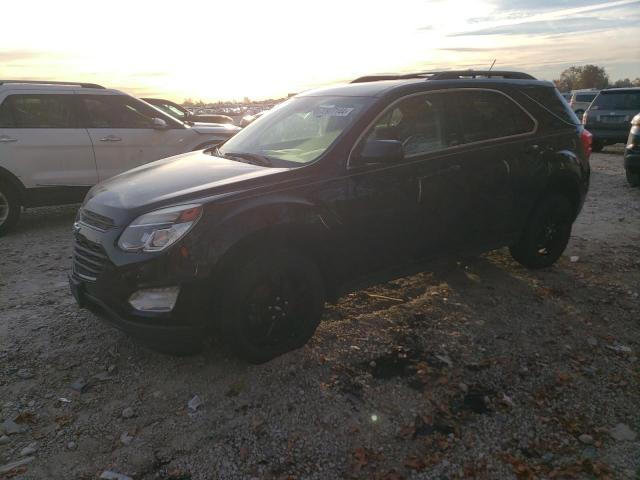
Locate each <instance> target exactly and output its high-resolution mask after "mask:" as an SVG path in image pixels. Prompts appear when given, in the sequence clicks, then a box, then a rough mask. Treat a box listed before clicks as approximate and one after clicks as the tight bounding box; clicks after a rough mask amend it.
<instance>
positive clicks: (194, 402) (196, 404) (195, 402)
mask: <svg viewBox="0 0 640 480" xmlns="http://www.w3.org/2000/svg"><path fill="white" fill-rule="evenodd" d="M203 404H204V402H203V401H202V400H200V397H199V396H198V395H195V396H194V397H193V398H192V399H191V400H189V403H188V404H187V405H188V406H189V409H190V410H192V411H194V412H195V411H196V410H198V408H200V407H201V406H202V405H203Z"/></svg>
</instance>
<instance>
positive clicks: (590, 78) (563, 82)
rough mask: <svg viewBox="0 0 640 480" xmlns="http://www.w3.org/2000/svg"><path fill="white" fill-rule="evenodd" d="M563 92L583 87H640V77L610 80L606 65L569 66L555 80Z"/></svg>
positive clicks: (599, 88)
mask: <svg viewBox="0 0 640 480" xmlns="http://www.w3.org/2000/svg"><path fill="white" fill-rule="evenodd" d="M553 83H555V84H556V87H558V90H560V91H561V92H570V91H571V90H580V89H583V88H596V89H598V90H601V89H603V88H622V87H640V77H636V78H635V79H634V80H630V79H629V78H623V79H620V80H616V81H614V82H612V81H610V80H609V75H608V74H607V72H606V70H605V69H604V67H599V66H597V65H584V66H579V67H569V68H567V69H566V70H564V71H563V72H562V73H561V74H560V78H557V79H555V80H554V81H553Z"/></svg>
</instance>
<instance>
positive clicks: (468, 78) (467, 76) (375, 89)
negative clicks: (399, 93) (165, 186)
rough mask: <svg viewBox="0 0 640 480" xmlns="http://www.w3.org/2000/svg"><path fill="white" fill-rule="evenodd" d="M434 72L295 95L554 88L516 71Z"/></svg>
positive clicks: (377, 78)
mask: <svg viewBox="0 0 640 480" xmlns="http://www.w3.org/2000/svg"><path fill="white" fill-rule="evenodd" d="M436 73H438V72H436ZM442 73H447V75H442ZM487 73H491V75H489V76H484V75H486V74H487ZM433 75H434V72H427V73H417V74H402V75H393V74H385V75H370V76H368V77H360V78H358V79H356V80H357V82H356V83H353V82H352V83H347V84H342V85H335V86H331V87H324V88H318V89H314V90H308V91H306V92H302V93H300V94H299V95H298V96H301V97H312V96H336V97H341V96H344V97H381V96H383V95H385V94H387V93H388V92H390V91H392V90H398V89H399V90H406V91H421V90H431V89H436V88H438V87H443V86H445V85H446V86H447V87H452V86H457V87H471V86H479V85H483V86H485V87H488V86H490V85H491V86H495V85H499V84H505V83H507V84H511V85H532V86H545V87H553V85H552V84H551V83H550V82H547V81H543V80H536V79H535V78H534V77H531V76H530V75H527V74H521V73H519V72H479V71H473V70H464V71H451V72H441V73H440V74H439V75H440V77H439V78H438V77H435V78H434V76H433ZM502 75H515V77H516V78H505V77H503V76H502ZM474 77H475V78H474ZM479 77H480V78H479ZM421 87H422V88H421Z"/></svg>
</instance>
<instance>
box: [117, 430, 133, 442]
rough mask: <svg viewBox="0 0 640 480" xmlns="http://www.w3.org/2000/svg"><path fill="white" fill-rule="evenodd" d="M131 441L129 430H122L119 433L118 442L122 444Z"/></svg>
mask: <svg viewBox="0 0 640 480" xmlns="http://www.w3.org/2000/svg"><path fill="white" fill-rule="evenodd" d="M132 441H133V437H132V436H131V435H129V432H124V433H123V434H122V435H120V443H122V444H123V445H129V444H130V443H131V442H132Z"/></svg>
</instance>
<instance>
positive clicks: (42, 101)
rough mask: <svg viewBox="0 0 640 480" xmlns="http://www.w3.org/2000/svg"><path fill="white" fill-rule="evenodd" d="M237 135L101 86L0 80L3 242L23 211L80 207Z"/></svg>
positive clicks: (231, 129)
mask: <svg viewBox="0 0 640 480" xmlns="http://www.w3.org/2000/svg"><path fill="white" fill-rule="evenodd" d="M238 130H240V129H239V127H236V126H233V125H217V124H203V123H194V124H192V123H185V122H182V121H180V120H178V119H176V118H175V117H173V116H170V115H167V114H166V113H164V112H163V111H162V110H160V109H158V108H155V107H153V106H151V105H149V104H148V103H145V102H143V101H141V100H139V99H137V98H134V97H132V96H130V95H127V94H125V93H123V92H120V91H117V90H112V89H107V88H104V87H102V86H100V85H95V84H86V83H78V84H59V83H56V82H26V81H6V80H5V81H1V80H0V235H2V234H4V233H6V232H7V231H9V230H10V229H11V228H12V227H13V226H14V225H15V224H16V222H17V221H18V218H19V216H20V211H21V208H22V207H36V206H42V205H53V204H62V203H73V202H80V201H82V199H83V198H84V196H85V194H86V193H87V191H88V190H89V188H91V187H92V186H93V185H95V184H96V183H98V182H100V181H103V180H106V179H108V178H110V177H112V176H114V175H117V174H119V173H122V172H124V171H126V170H129V169H131V168H134V167H137V166H140V165H143V164H147V163H149V162H152V161H154V160H158V159H161V158H165V157H169V156H172V155H176V154H179V153H184V152H189V151H192V150H200V149H204V148H209V147H212V146H215V145H218V144H220V143H222V142H224V141H225V140H227V139H228V138H230V137H231V136H232V135H233V134H235V133H236V132H237V131H238Z"/></svg>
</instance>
